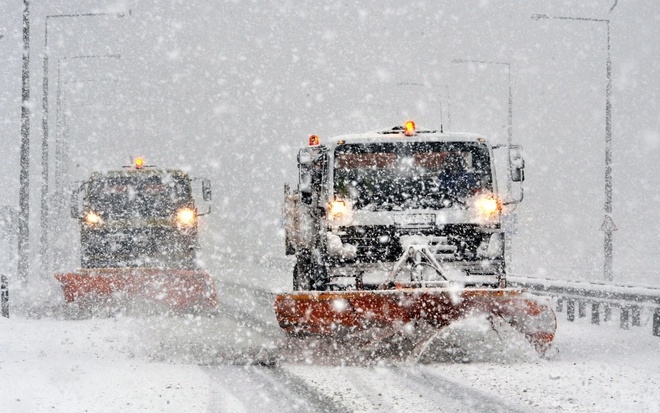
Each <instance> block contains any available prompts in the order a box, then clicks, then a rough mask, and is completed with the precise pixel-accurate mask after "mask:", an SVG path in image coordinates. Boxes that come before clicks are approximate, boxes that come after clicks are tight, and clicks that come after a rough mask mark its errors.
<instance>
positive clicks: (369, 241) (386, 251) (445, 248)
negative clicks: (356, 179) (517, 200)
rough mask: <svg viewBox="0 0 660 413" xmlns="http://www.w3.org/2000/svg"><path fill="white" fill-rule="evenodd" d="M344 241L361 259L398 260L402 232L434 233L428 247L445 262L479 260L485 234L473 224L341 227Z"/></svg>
mask: <svg viewBox="0 0 660 413" xmlns="http://www.w3.org/2000/svg"><path fill="white" fill-rule="evenodd" d="M339 234H340V235H339V236H340V238H341V241H342V243H344V244H351V245H354V246H355V247H356V248H357V257H356V259H355V261H358V262H391V261H396V260H397V259H398V258H399V257H400V256H401V254H402V253H403V250H402V246H401V240H400V237H401V236H403V235H424V236H434V237H436V239H435V240H434V242H433V243H432V244H431V245H430V246H429V247H430V249H431V250H432V251H433V252H434V253H435V255H436V258H437V259H439V260H442V261H455V260H471V259H476V257H475V255H476V250H477V247H478V246H479V244H480V243H481V241H482V240H483V239H484V237H486V236H489V234H485V233H483V232H481V230H480V227H479V226H478V225H474V224H453V225H445V226H444V227H442V228H437V227H436V228H423V229H422V228H412V229H408V228H397V227H394V226H387V225H374V226H352V227H343V228H340V229H339Z"/></svg>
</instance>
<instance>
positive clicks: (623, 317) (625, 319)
mask: <svg viewBox="0 0 660 413" xmlns="http://www.w3.org/2000/svg"><path fill="white" fill-rule="evenodd" d="M629 312H630V310H628V307H621V322H620V325H621V328H622V329H624V330H628V328H629V325H628V313H629Z"/></svg>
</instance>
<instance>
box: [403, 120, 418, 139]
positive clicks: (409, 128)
mask: <svg viewBox="0 0 660 413" xmlns="http://www.w3.org/2000/svg"><path fill="white" fill-rule="evenodd" d="M403 128H404V132H403V133H404V134H405V135H406V136H413V135H414V134H415V122H413V121H411V120H409V121H407V122H406V124H405V125H404V127H403Z"/></svg>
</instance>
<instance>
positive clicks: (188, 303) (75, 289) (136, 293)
mask: <svg viewBox="0 0 660 413" xmlns="http://www.w3.org/2000/svg"><path fill="white" fill-rule="evenodd" d="M55 278H56V279H57V280H58V281H59V282H60V285H61V286H62V290H63V291H64V299H65V301H66V302H67V303H73V302H79V301H82V300H86V299H98V298H104V299H113V298H115V297H118V296H121V297H128V298H133V299H143V300H147V301H153V302H156V303H163V304H165V305H167V306H168V307H170V308H172V309H177V310H185V309H190V308H206V309H212V308H215V307H216V306H217V300H218V297H217V292H216V289H215V285H214V284H213V280H212V279H211V276H210V275H209V273H208V272H206V271H201V270H179V269H160V268H107V269H105V268H104V269H89V270H81V271H79V272H75V273H63V274H55Z"/></svg>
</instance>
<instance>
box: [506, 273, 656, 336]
mask: <svg viewBox="0 0 660 413" xmlns="http://www.w3.org/2000/svg"><path fill="white" fill-rule="evenodd" d="M507 279H508V283H509V285H510V286H512V287H522V288H526V289H527V290H529V291H530V292H532V293H535V294H539V295H545V296H550V297H554V298H556V304H557V307H556V311H557V312H559V313H560V312H562V311H563V309H564V302H565V303H566V319H567V320H568V321H575V308H576V304H577V313H578V317H580V318H583V317H586V316H587V308H588V307H590V308H591V323H592V324H600V321H601V309H602V313H603V317H602V320H603V321H604V322H607V321H609V320H611V319H612V307H617V308H618V309H619V326H620V327H621V328H622V329H625V330H628V329H629V328H630V324H632V325H633V326H640V325H641V319H642V313H643V312H646V311H648V312H651V313H652V314H653V323H652V328H653V330H652V333H653V335H654V336H658V337H660V288H659V287H644V286H633V285H617V284H611V283H607V284H606V283H587V282H578V281H560V280H549V279H542V278H530V277H518V276H510V277H508V278H507Z"/></svg>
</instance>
